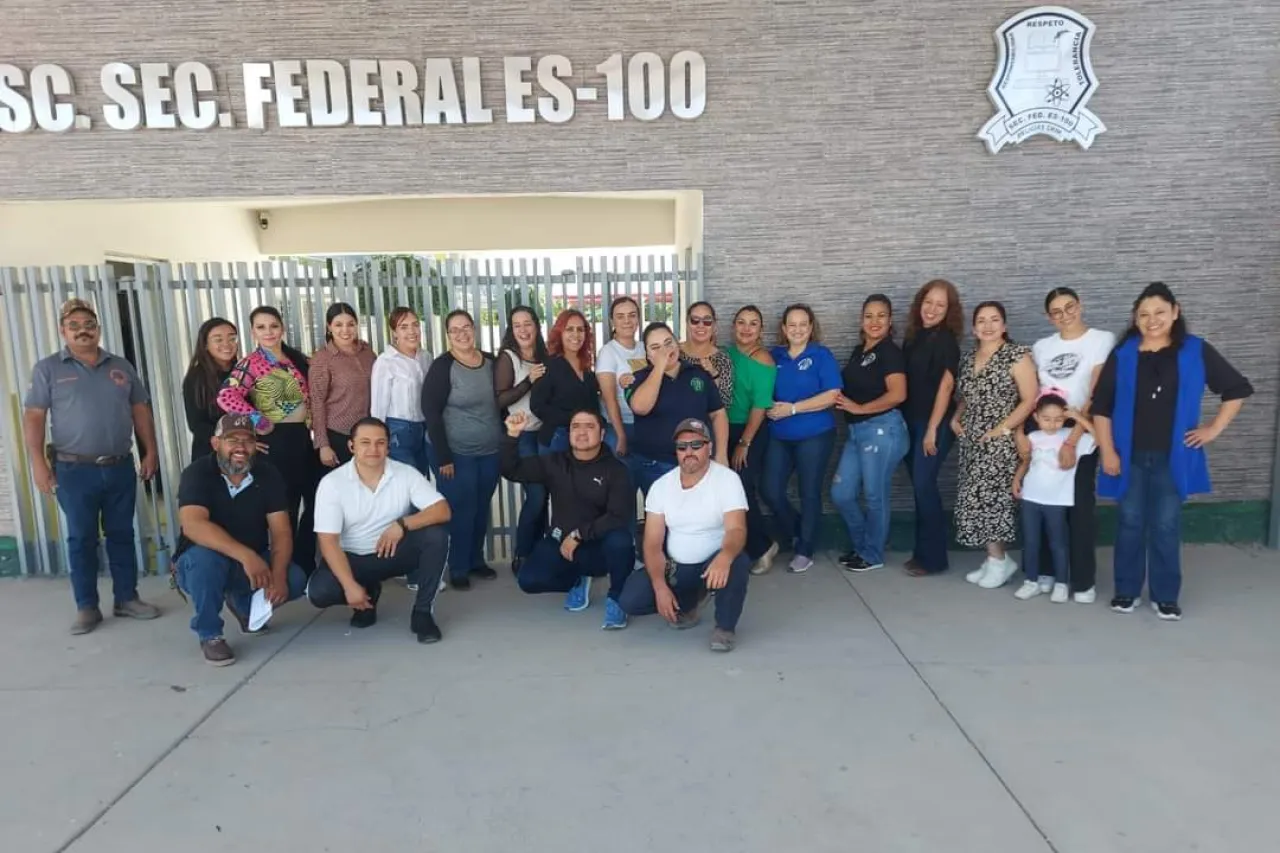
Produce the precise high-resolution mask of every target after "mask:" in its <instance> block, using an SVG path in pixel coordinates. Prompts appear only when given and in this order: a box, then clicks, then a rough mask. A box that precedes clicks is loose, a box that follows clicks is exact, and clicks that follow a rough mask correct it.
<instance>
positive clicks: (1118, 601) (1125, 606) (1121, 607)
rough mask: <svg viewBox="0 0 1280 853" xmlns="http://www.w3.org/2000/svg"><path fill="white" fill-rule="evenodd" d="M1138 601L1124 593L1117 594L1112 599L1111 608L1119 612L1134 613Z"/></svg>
mask: <svg viewBox="0 0 1280 853" xmlns="http://www.w3.org/2000/svg"><path fill="white" fill-rule="evenodd" d="M1136 604H1137V602H1136V601H1135V600H1134V599H1132V598H1128V597H1126V596H1123V595H1117V596H1116V597H1115V598H1113V599H1111V609H1112V610H1114V611H1115V612H1117V613H1132V612H1133V608H1134V606H1135V605H1136Z"/></svg>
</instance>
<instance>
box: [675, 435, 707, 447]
mask: <svg viewBox="0 0 1280 853" xmlns="http://www.w3.org/2000/svg"><path fill="white" fill-rule="evenodd" d="M710 443H711V442H709V441H703V440H702V439H700V438H695V439H694V440H693V441H677V442H676V450H701V449H702V448H704V447H706V446H707V445H708V444H710Z"/></svg>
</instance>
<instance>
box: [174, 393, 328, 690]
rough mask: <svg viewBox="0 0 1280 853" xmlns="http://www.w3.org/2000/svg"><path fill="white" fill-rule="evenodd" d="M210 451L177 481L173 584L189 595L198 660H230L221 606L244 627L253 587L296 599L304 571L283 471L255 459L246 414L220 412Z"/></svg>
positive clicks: (276, 597) (278, 598)
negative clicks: (177, 534) (177, 530)
mask: <svg viewBox="0 0 1280 853" xmlns="http://www.w3.org/2000/svg"><path fill="white" fill-rule="evenodd" d="M209 443H210V445H211V446H212V447H213V453H211V454H206V455H204V456H201V457H200V458H198V459H196V460H195V461H194V462H192V463H191V464H190V465H189V466H187V470H185V471H183V472H182V481H181V483H180V484H179V486H178V521H179V523H180V524H181V526H182V536H181V537H180V538H179V540H178V549H177V552H176V553H177V564H178V586H179V587H180V588H181V589H182V590H184V591H185V592H186V594H187V595H189V596H191V603H192V604H193V605H194V606H195V610H196V614H195V616H194V617H193V618H192V619H191V630H193V631H195V632H196V636H197V637H198V638H199V639H200V650H201V651H202V652H203V653H204V659H205V661H206V662H207V663H209V664H212V665H213V666H230V665H231V664H233V663H235V662H236V656H235V653H234V652H233V651H232V650H231V647H230V646H229V645H227V641H226V640H225V639H224V638H223V636H222V616H221V610H222V605H223V603H224V602H225V603H226V606H227V609H228V610H229V611H231V615H232V616H234V617H235V618H236V622H238V623H239V624H240V633H242V634H262V633H265V632H266V630H267V626H266V625H263V626H262V627H260V628H259V629H258V630H256V631H251V630H250V629H249V608H250V601H251V600H252V595H253V590H255V589H261V590H264V591H265V593H266V596H267V599H268V600H269V601H270V602H271V604H272V605H273V606H279V605H281V604H284V603H285V602H286V601H291V600H292V599H295V598H300V597H301V596H302V594H303V592H304V591H305V589H306V586H307V575H306V572H304V571H303V570H302V567H301V566H298V565H296V564H295V563H292V562H291V558H292V557H293V525H292V523H291V522H290V521H289V492H288V489H287V488H286V486H285V482H284V477H283V476H281V474H280V472H279V471H277V470H276V469H275V468H274V467H273V466H272V465H271V463H270V462H268V461H267V460H266V459H256V458H255V457H256V456H257V450H258V437H257V433H256V432H255V431H254V426H253V421H252V420H250V419H249V416H248V415H235V414H231V415H223V416H222V417H221V418H219V419H218V424H217V426H216V427H214V431H213V438H212V439H211V440H210V442H209Z"/></svg>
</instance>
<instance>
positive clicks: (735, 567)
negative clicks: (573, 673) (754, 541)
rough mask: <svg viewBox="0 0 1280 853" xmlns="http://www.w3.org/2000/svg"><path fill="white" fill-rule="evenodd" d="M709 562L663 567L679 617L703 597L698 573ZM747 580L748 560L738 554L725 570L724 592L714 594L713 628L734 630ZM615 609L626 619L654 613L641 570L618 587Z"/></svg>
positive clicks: (704, 590)
mask: <svg viewBox="0 0 1280 853" xmlns="http://www.w3.org/2000/svg"><path fill="white" fill-rule="evenodd" d="M710 562H711V560H704V561H702V562H701V563H677V562H675V561H669V562H668V563H667V586H669V587H671V591H672V592H674V593H675V594H676V604H677V605H679V607H680V612H681V613H692V612H693V611H694V609H695V608H696V607H697V606H698V602H699V601H700V600H701V599H702V598H703V596H705V595H706V593H707V582H706V581H705V580H704V579H703V577H702V573H703V572H705V571H706V570H707V564H709V563H710ZM750 578H751V558H750V557H748V556H747V555H746V553H745V552H744V553H740V554H738V556H737V557H735V558H734V559H733V563H731V564H730V566H729V580H728V581H727V582H726V583H725V586H724V589H719V590H716V627H717V628H723V629H724V630H726V631H733V630H735V629H736V628H737V627H738V619H739V618H740V617H741V616H742V607H743V605H744V604H746V601H747V581H748V580H750ZM618 606H619V607H621V608H622V612H623V613H626V614H627V615H628V616H648V615H649V614H650V613H657V612H658V599H657V596H656V595H655V594H654V591H653V581H651V580H650V579H649V573H648V572H646V571H643V570H641V569H637V570H636V571H634V572H632V573H631V575H630V577H628V578H627V582H626V583H625V584H624V585H623V587H622V595H621V596H619V597H618Z"/></svg>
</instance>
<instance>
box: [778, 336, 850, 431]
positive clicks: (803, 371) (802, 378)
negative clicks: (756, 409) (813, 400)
mask: <svg viewBox="0 0 1280 853" xmlns="http://www.w3.org/2000/svg"><path fill="white" fill-rule="evenodd" d="M769 354H770V355H772V356H773V360H774V363H775V364H777V365H778V378H777V379H776V380H775V381H774V383H773V399H775V400H777V401H778V402H779V403H798V402H800V401H801V400H807V399H809V398H810V397H814V396H816V395H818V394H821V393H822V392H823V391H834V390H836V389H838V388H839V387H840V385H841V379H840V365H839V363H838V362H836V357H835V356H834V355H832V354H831V350H829V349H827V348H826V347H824V346H823V345H822V344H814V343H811V344H809V346H807V347H805V349H804V352H802V353H800V356H799V358H792V357H791V355H790V354H789V353H788V352H787V348H786V347H785V346H777V347H774V348H773V349H772V350H770V353H769ZM835 428H836V416H835V413H834V412H833V411H832V410H831V409H823V410H822V411H820V412H799V413H797V414H794V415H791V416H790V417H786V418H781V419H779V420H776V421H771V422H770V425H769V433H770V435H771V436H772V437H773V438H780V439H782V440H783V441H804V440H805V439H806V438H813V437H814V436H815V435H822V434H823V433H824V432H828V431H830V430H833V429H835Z"/></svg>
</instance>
